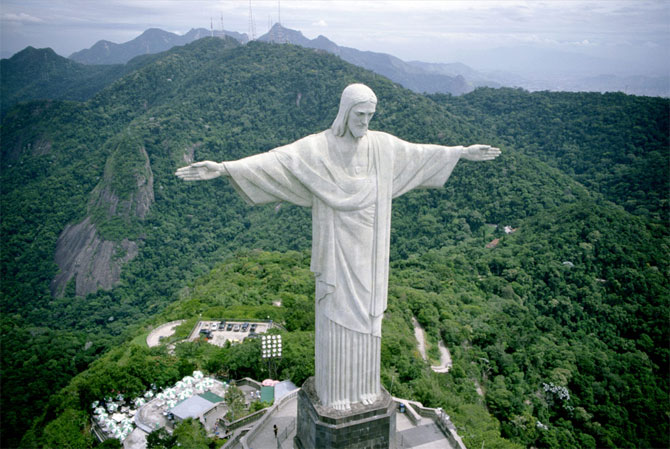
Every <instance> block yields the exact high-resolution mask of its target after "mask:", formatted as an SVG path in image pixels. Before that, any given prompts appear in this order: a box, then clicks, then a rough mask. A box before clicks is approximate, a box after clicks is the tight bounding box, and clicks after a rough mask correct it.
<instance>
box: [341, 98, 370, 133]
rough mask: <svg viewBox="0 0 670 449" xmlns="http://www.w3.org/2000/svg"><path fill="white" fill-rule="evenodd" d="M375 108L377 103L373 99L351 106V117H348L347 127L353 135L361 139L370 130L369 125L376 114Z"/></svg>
mask: <svg viewBox="0 0 670 449" xmlns="http://www.w3.org/2000/svg"><path fill="white" fill-rule="evenodd" d="M375 108H376V105H375V104H374V103H373V102H371V101H366V102H365V103H358V104H357V105H355V106H354V107H353V108H351V111H349V117H347V127H348V128H349V132H350V133H351V135H352V136H354V137H355V138H357V139H360V138H361V137H363V136H364V135H365V133H367V132H368V125H369V124H370V120H372V116H373V115H374V114H375Z"/></svg>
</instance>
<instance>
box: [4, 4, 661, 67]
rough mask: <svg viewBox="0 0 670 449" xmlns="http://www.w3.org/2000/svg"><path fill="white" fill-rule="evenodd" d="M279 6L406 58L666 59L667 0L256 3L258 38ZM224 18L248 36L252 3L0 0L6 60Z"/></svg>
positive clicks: (319, 29) (293, 17) (291, 22)
mask: <svg viewBox="0 0 670 449" xmlns="http://www.w3.org/2000/svg"><path fill="white" fill-rule="evenodd" d="M279 4H280V5H281V23H282V25H284V26H286V27H288V28H292V29H296V30H299V31H302V33H303V34H304V35H305V36H307V37H308V38H315V37H317V36H318V35H319V34H323V35H324V36H326V37H328V38H329V39H331V40H332V41H334V42H336V43H337V44H339V45H342V46H348V47H354V48H357V49H359V50H371V51H377V52H384V53H390V54H392V55H395V56H398V57H399V58H401V59H404V60H421V61H426V62H456V61H463V62H468V61H471V60H472V55H473V54H477V53H478V52H485V51H490V50H493V49H496V48H498V47H518V46H533V47H537V48H541V49H545V50H547V51H549V50H559V51H563V52H572V53H581V54H587V55H590V56H598V57H602V58H608V59H616V60H619V61H621V62H623V63H624V65H628V66H629V67H634V68H636V69H637V68H638V67H639V69H640V72H641V73H642V72H645V71H649V70H652V69H654V68H655V69H654V70H656V71H658V70H659V68H660V67H661V66H663V65H664V64H666V63H667V61H668V60H669V59H670V54H669V49H670V0H630V1H628V0H626V1H624V0H590V1H589V0H544V1H542V0H535V1H517V0H498V1H484V0H470V1H456V0H432V1H407V0H405V1H401V0H390V1H388V0H358V1H344V0H342V1H337V0H333V1H316V0H302V1H299V0H281V2H279V1H277V0H252V1H251V6H252V10H253V17H254V23H255V29H256V36H257V37H258V36H260V35H262V34H264V33H266V32H267V30H268V27H269V24H270V23H274V22H276V21H277V19H278V15H279V14H278V6H279ZM222 15H223V22H224V28H225V29H226V30H232V31H237V32H241V33H249V1H248V0H208V1H204V0H180V1H176V0H0V27H1V32H2V34H1V38H2V40H1V45H2V48H1V49H2V57H5V58H6V57H9V56H11V55H12V54H14V53H15V52H17V51H19V50H21V49H23V48H25V47H26V46H28V45H31V46H33V47H37V48H43V47H51V48H53V49H54V50H55V51H56V52H57V53H58V54H60V55H63V56H69V55H70V54H72V53H73V52H75V51H78V50H81V49H84V48H88V47H90V46H92V45H93V44H94V43H95V42H97V41H98V40H101V39H105V40H109V41H112V42H116V43H123V42H126V41H129V40H131V39H133V38H135V37H137V36H138V35H139V34H141V33H142V32H143V31H144V30H146V29H147V28H161V29H164V30H166V31H171V32H175V33H178V34H183V33H186V32H187V31H188V30H189V29H191V28H209V27H210V20H213V23H214V28H216V29H220V28H221V16H222ZM469 58H470V59H469ZM661 62H662V63H663V64H660V63H661ZM664 67H667V65H665V66H664ZM647 69H649V70H647Z"/></svg>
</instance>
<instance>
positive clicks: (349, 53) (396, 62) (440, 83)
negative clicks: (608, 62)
mask: <svg viewBox="0 0 670 449" xmlns="http://www.w3.org/2000/svg"><path fill="white" fill-rule="evenodd" d="M258 40H259V41H263V42H274V43H281V44H284V43H288V44H294V45H300V46H302V47H307V48H315V49H317V50H323V51H326V52H328V53H333V54H335V55H337V56H339V57H340V58H342V59H343V60H345V61H347V62H349V63H351V64H354V65H357V66H359V67H363V68H365V69H368V70H371V71H373V72H375V73H378V74H380V75H382V76H385V77H387V78H388V79H390V80H391V81H394V82H396V83H398V84H401V85H402V86H403V87H406V88H407V89H411V90H413V91H414V92H419V93H450V94H452V95H462V94H464V93H467V92H470V91H472V90H474V88H475V87H478V86H489V87H498V86H499V84H498V83H495V82H487V81H486V80H485V79H484V77H483V76H477V77H475V78H476V80H477V81H476V82H474V83H473V82H472V80H471V79H470V78H467V77H464V76H463V75H462V74H461V73H455V74H453V75H450V74H446V73H442V72H440V71H437V70H430V69H426V68H425V67H422V66H419V65H416V64H410V63H407V62H405V61H403V60H401V59H399V58H396V57H395V56H391V55H389V54H386V53H376V52H371V51H361V50H356V49H355V48H350V47H340V46H339V45H337V44H336V43H334V42H333V41H331V40H329V39H328V38H327V37H325V36H319V37H317V38H316V39H308V38H306V37H305V36H304V35H303V34H302V33H301V32H300V31H296V30H291V29H288V28H285V27H283V26H281V25H280V24H278V23H277V24H275V25H274V26H273V27H272V28H271V29H270V31H268V33H267V34H264V35H263V36H261V37H260V38H258ZM463 67H466V68H467V70H464V72H470V73H474V72H475V71H474V70H473V69H470V68H469V67H467V66H463Z"/></svg>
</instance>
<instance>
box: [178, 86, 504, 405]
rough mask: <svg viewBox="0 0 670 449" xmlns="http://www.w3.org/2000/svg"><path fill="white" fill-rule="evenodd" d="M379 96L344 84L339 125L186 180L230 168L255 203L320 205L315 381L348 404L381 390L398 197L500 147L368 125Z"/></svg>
mask: <svg viewBox="0 0 670 449" xmlns="http://www.w3.org/2000/svg"><path fill="white" fill-rule="evenodd" d="M376 104H377V97H376V96H375V94H374V92H372V90H371V89H370V88H369V87H367V86H365V85H363V84H352V85H350V86H348V87H347V88H346V89H344V92H342V99H341V101H340V109H339V112H338V114H337V117H336V118H335V121H334V122H333V125H332V127H331V128H330V129H328V130H326V131H323V132H321V133H318V134H313V135H310V136H307V137H305V138H303V139H300V140H298V141H297V142H294V143H291V144H289V145H286V146H283V147H279V148H275V149H274V150H271V151H269V152H267V153H262V154H257V155H254V156H250V157H247V158H244V159H240V160H238V161H232V162H220V163H217V162H211V161H204V162H196V163H194V164H191V165H189V166H187V167H184V168H180V169H179V170H177V173H176V175H177V176H179V177H180V178H182V179H183V180H185V181H199V180H207V179H213V178H216V177H218V176H228V177H230V179H231V182H232V183H233V186H234V187H235V189H236V190H237V191H238V192H239V194H240V195H241V196H242V198H244V199H245V200H246V201H247V202H248V203H249V204H264V203H272V202H278V201H286V202H289V203H292V204H297V205H299V206H305V207H311V208H312V262H311V270H312V272H314V275H315V277H316V345H315V352H316V354H315V358H316V361H315V363H316V365H315V368H316V369H315V371H316V372H315V386H316V392H317V395H318V397H319V400H320V401H321V404H322V405H323V406H326V407H332V408H334V409H336V410H348V409H350V407H351V404H353V403H357V402H361V403H363V404H364V405H368V404H371V403H373V402H374V401H375V400H376V399H377V398H378V397H379V396H380V394H381V387H380V366H379V365H380V342H381V321H382V316H383V314H384V310H385V309H386V295H387V284H388V265H389V241H390V238H389V237H390V226H391V200H392V199H393V198H395V197H397V196H400V195H402V194H403V193H405V192H408V191H410V190H412V189H415V188H419V187H440V186H442V185H443V184H444V183H445V181H446V180H447V178H448V177H449V175H450V174H451V171H452V170H453V168H454V166H455V165H456V162H458V160H459V159H461V158H464V159H467V160H471V161H486V160H492V159H495V158H496V157H498V156H499V155H500V150H499V149H498V148H493V147H491V146H489V145H472V146H469V147H462V146H456V147H445V146H441V145H424V144H415V143H409V142H405V141H403V140H400V139H398V138H397V137H394V136H392V135H390V134H386V133H383V132H379V131H368V124H369V123H370V119H371V118H372V116H373V114H374V112H375V107H376Z"/></svg>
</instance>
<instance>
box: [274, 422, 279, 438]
mask: <svg viewBox="0 0 670 449" xmlns="http://www.w3.org/2000/svg"><path fill="white" fill-rule="evenodd" d="M272 429H273V430H274V431H275V439H276V438H277V431H278V430H279V429H278V428H277V424H275V425H274V426H272Z"/></svg>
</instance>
